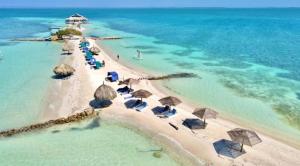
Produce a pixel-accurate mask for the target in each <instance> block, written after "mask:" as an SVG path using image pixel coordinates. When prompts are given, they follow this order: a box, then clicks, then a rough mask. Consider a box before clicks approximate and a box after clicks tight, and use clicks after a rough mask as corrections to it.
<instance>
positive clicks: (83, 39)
mask: <svg viewBox="0 0 300 166" xmlns="http://www.w3.org/2000/svg"><path fill="white" fill-rule="evenodd" d="M80 42H81V43H82V42H88V40H87V39H86V38H85V37H83V38H82V39H80Z"/></svg>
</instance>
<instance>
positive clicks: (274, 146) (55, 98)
mask: <svg viewBox="0 0 300 166" xmlns="http://www.w3.org/2000/svg"><path fill="white" fill-rule="evenodd" d="M89 41H90V43H91V46H96V47H99V48H100V49H101V50H102V51H101V53H100V54H99V56H95V58H96V59H98V60H101V61H102V60H105V63H106V66H105V67H102V68H100V69H99V70H91V69H90V68H89V66H87V65H85V63H86V62H85V58H84V53H82V52H81V51H80V49H79V48H78V43H79V41H78V40H71V42H74V44H75V51H74V53H73V54H72V55H70V57H72V58H69V57H66V58H68V59H71V60H70V61H71V62H70V61H69V62H70V63H71V64H72V65H73V67H74V68H75V69H76V72H75V74H74V75H73V76H72V77H70V78H69V79H68V80H63V81H56V80H55V82H56V83H55V85H54V86H53V87H54V89H55V91H50V93H52V95H50V97H49V98H48V100H47V101H49V102H50V103H47V104H46V106H47V107H46V108H47V109H45V110H46V111H44V112H43V113H42V116H41V120H45V119H48V118H50V119H51V118H53V117H56V116H57V117H65V116H68V115H70V114H73V113H74V112H77V111H79V112H80V111H82V110H83V109H84V108H86V107H89V102H90V101H91V100H92V99H93V92H94V90H96V88H97V87H98V86H99V85H101V84H102V83H103V81H104V82H105V83H106V84H107V85H110V86H112V87H113V88H114V89H117V88H118V87H120V86H118V85H117V83H109V82H107V81H105V76H106V73H107V72H108V71H112V70H115V71H117V72H119V74H120V75H119V78H121V79H122V78H130V77H131V78H138V77H140V76H141V75H146V74H145V73H143V72H140V71H135V70H134V69H131V68H128V67H126V65H123V64H120V63H119V62H117V61H115V60H114V59H113V58H112V55H110V54H109V53H107V52H105V51H104V50H105V49H103V48H102V47H101V44H100V45H99V44H98V43H96V42H95V41H94V40H91V39H89ZM64 59H65V58H64ZM80 80H82V81H83V82H81V81H80ZM59 82H60V83H59ZM61 82H63V83H61ZM53 87H52V88H53ZM133 88H134V89H136V90H138V89H147V90H149V91H151V92H152V93H153V96H151V97H150V98H148V99H146V101H147V102H148V104H149V107H148V108H147V109H146V110H145V111H144V112H137V111H135V110H132V109H127V108H125V106H124V99H123V97H122V96H120V95H118V97H117V98H116V99H115V100H114V101H113V104H112V105H111V106H110V107H108V108H104V109H101V116H103V117H105V119H107V120H119V122H120V123H123V124H125V126H128V125H129V126H130V125H131V126H132V128H133V129H137V130H138V131H141V133H142V134H145V135H151V133H154V134H155V135H157V134H158V133H159V135H161V136H162V138H161V137H158V136H156V137H150V139H151V138H155V140H156V139H157V140H156V141H157V142H158V143H161V144H162V145H164V146H166V147H167V149H168V152H171V155H172V156H175V159H177V157H176V156H178V158H183V159H186V160H188V161H189V162H190V163H192V165H199V160H201V161H204V162H205V163H206V164H209V165H234V164H237V165H242V164H244V165H257V164H258V165H282V163H284V164H285V165H300V161H298V158H297V156H299V155H300V151H299V150H297V149H295V148H293V147H290V146H289V145H286V144H284V143H282V142H279V141H277V140H274V139H272V138H270V137H268V136H266V135H264V134H261V133H258V134H259V136H260V137H261V138H262V140H263V142H262V143H261V144H258V145H256V146H255V147H252V148H251V147H245V150H246V151H247V153H246V154H244V155H242V156H240V157H238V158H236V159H231V158H228V157H224V156H220V155H218V154H217V152H216V151H215V149H214V147H213V143H214V142H216V141H218V140H220V139H228V140H230V138H229V136H228V135H227V134H226V131H228V130H230V129H233V128H237V127H240V126H239V125H237V124H234V123H232V122H230V121H226V120H223V119H216V120H214V119H213V120H208V123H209V125H208V127H207V128H206V129H205V130H199V131H196V132H191V131H190V130H189V129H187V128H186V127H184V126H182V124H181V123H182V120H183V119H184V118H188V117H194V116H193V115H192V114H191V112H189V111H186V110H192V109H191V106H190V105H187V104H181V105H179V106H178V107H176V108H177V110H178V111H179V113H178V114H179V115H177V116H176V117H173V118H170V119H160V118H158V117H156V116H155V115H153V113H152V111H151V110H150V109H151V108H152V107H153V106H157V105H160V104H159V102H158V101H157V100H158V99H159V98H161V97H165V96H166V95H165V93H164V92H163V91H161V90H159V89H158V88H156V87H155V85H154V84H153V82H151V81H148V80H143V81H141V83H140V84H139V85H135V86H134V87H133ZM62 89H64V90H63V91H62V92H61V91H60V90H62ZM82 92H84V93H82ZM53 94H54V95H53ZM53 102H54V106H53ZM55 103H60V104H56V105H55ZM70 107H72V108H70ZM80 108H82V109H80ZM116 117H121V118H119V119H116ZM122 118H123V119H122ZM168 122H172V123H173V124H175V125H177V126H179V130H174V129H173V128H172V127H170V126H169V124H168ZM168 138H171V139H168ZM152 140H153V139H152ZM174 141H175V142H176V146H174ZM191 155H192V156H191ZM275 159H276V160H275ZM195 161H198V163H197V164H195Z"/></svg>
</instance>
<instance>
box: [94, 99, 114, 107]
mask: <svg viewBox="0 0 300 166" xmlns="http://www.w3.org/2000/svg"><path fill="white" fill-rule="evenodd" d="M89 104H90V106H91V107H93V108H106V107H109V106H110V105H111V104H112V102H111V101H110V100H102V101H99V100H95V99H94V100H92V101H90V103H89Z"/></svg>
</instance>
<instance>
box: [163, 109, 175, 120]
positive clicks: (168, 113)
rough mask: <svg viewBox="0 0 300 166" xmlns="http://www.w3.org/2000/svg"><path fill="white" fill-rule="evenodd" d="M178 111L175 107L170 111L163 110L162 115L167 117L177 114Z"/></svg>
mask: <svg viewBox="0 0 300 166" xmlns="http://www.w3.org/2000/svg"><path fill="white" fill-rule="evenodd" d="M176 113H177V111H176V109H174V108H173V109H172V110H168V111H165V112H163V113H162V115H163V117H165V118H170V117H173V116H175V115H176Z"/></svg>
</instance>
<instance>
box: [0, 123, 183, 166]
mask: <svg viewBox="0 0 300 166" xmlns="http://www.w3.org/2000/svg"><path fill="white" fill-rule="evenodd" d="M0 141H1V142H0V148H1V157H0V160H1V165H30V166H31V165H107V166H108V165H122V166H123V165H124V166H127V165H128V166H130V165H145V166H153V165H163V166H177V165H179V164H177V163H176V162H175V161H174V160H173V159H172V158H170V156H168V155H167V154H166V153H165V151H164V149H163V151H161V152H160V155H161V156H160V158H156V157H153V151H155V150H161V149H162V148H161V147H160V146H157V145H156V144H155V143H154V142H151V141H149V139H146V138H145V137H144V136H141V135H139V134H137V133H136V132H134V131H132V130H130V129H127V128H123V127H120V126H119V125H117V124H113V123H102V122H99V121H96V120H89V121H85V122H82V123H79V124H72V125H63V126H57V127H52V128H50V129H47V130H45V131H41V132H39V133H33V134H31V135H23V136H18V137H14V138H9V139H4V140H0Z"/></svg>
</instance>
